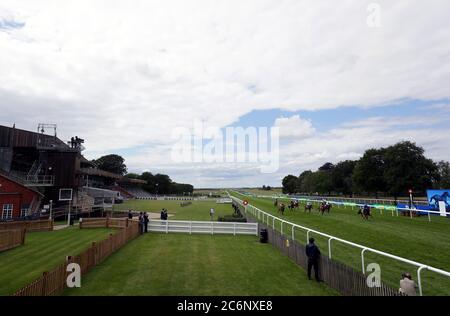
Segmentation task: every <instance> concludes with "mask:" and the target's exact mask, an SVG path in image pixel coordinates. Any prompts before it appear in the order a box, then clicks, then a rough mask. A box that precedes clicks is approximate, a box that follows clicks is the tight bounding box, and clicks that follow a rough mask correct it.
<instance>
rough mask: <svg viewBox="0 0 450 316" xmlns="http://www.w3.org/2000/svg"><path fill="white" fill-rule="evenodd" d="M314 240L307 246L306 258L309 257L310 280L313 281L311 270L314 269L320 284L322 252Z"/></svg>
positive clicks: (310, 240) (311, 239)
mask: <svg viewBox="0 0 450 316" xmlns="http://www.w3.org/2000/svg"><path fill="white" fill-rule="evenodd" d="M314 241H315V240H314V238H310V239H309V244H308V245H306V256H307V257H308V279H310V280H311V272H312V271H311V270H312V268H314V275H315V277H316V281H317V282H320V278H319V260H320V250H319V247H317V246H316V244H315V243H314Z"/></svg>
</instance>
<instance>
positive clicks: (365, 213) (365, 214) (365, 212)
mask: <svg viewBox="0 0 450 316" xmlns="http://www.w3.org/2000/svg"><path fill="white" fill-rule="evenodd" d="M358 214H359V215H361V217H362V218H364V219H366V220H369V217H372V213H371V210H370V206H369V205H367V204H365V205H364V206H363V207H361V208H360V209H359V212H358Z"/></svg>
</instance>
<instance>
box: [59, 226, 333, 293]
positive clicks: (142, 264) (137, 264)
mask: <svg viewBox="0 0 450 316" xmlns="http://www.w3.org/2000/svg"><path fill="white" fill-rule="evenodd" d="M337 294H338V293H336V292H335V291H333V290H331V289H330V288H328V287H327V286H326V285H324V284H323V283H320V284H319V283H317V282H315V281H309V280H308V279H307V277H306V274H305V272H304V271H303V270H301V269H300V268H299V267H298V266H297V265H296V264H295V263H294V262H292V261H290V260H289V259H288V258H287V257H285V256H283V255H281V254H280V253H279V252H278V250H276V249H275V248H274V247H272V246H271V245H269V244H261V243H259V240H258V238H257V237H256V236H236V237H233V236H210V235H186V234H169V235H165V234H152V233H151V234H146V235H144V236H142V237H140V238H138V239H136V240H134V241H132V242H131V243H129V244H128V245H126V246H125V247H123V248H122V249H120V250H119V251H118V252H116V253H114V254H113V255H112V256H111V257H109V258H108V259H107V260H106V261H105V262H103V263H102V264H101V265H99V266H97V267H95V268H94V269H93V270H91V272H89V274H87V275H86V276H85V277H84V278H83V280H82V284H81V288H79V289H67V290H66V291H65V292H64V295H80V296H83V295H102V296H104V295H113V296H117V295H138V296H142V295H149V296H159V295H167V296H236V295H238V296H240V295H243V296H253V295H258V296H273V295H288V296H300V295H337Z"/></svg>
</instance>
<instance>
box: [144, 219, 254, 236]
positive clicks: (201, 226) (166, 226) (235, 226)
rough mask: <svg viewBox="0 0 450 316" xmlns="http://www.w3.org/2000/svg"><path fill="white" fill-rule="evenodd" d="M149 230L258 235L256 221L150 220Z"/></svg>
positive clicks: (167, 232)
mask: <svg viewBox="0 0 450 316" xmlns="http://www.w3.org/2000/svg"><path fill="white" fill-rule="evenodd" d="M148 230H149V231H150V232H159V233H166V234H169V233H187V234H209V235H220V234H224V235H234V236H236V235H253V236H258V223H228V222H199V221H196V222H195V221H194V222H193V221H161V220H150V221H149V223H148Z"/></svg>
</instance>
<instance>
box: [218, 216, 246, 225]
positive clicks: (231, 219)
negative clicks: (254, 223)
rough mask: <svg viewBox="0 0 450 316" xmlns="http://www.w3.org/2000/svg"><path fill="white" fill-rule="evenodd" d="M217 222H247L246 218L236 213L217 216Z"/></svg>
mask: <svg viewBox="0 0 450 316" xmlns="http://www.w3.org/2000/svg"><path fill="white" fill-rule="evenodd" d="M219 222H225V223H247V219H246V218H245V217H242V216H236V215H225V216H220V217H219Z"/></svg>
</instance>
